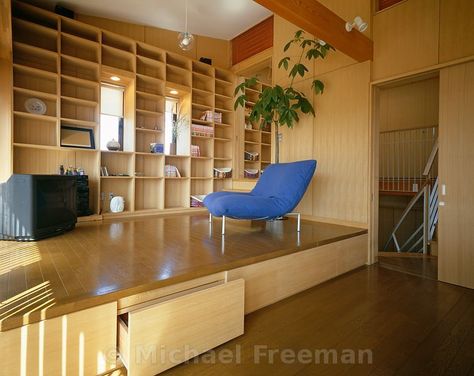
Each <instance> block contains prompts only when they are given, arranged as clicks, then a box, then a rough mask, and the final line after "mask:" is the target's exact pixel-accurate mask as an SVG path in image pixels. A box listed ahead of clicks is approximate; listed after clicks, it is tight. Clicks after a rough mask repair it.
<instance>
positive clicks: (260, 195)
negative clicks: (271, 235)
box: [204, 160, 316, 235]
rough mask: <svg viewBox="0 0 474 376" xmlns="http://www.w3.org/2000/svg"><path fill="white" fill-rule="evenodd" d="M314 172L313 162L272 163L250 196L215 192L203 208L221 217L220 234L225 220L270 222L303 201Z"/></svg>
mask: <svg viewBox="0 0 474 376" xmlns="http://www.w3.org/2000/svg"><path fill="white" fill-rule="evenodd" d="M315 170H316V161H315V160H307V161H299V162H292V163H279V164H272V165H270V166H268V167H267V168H266V169H265V172H264V173H263V174H262V176H261V177H260V179H259V181H258V182H257V185H256V186H255V188H254V189H253V190H252V191H251V192H249V193H237V192H215V193H211V194H209V195H207V196H206V198H205V199H204V205H205V206H206V207H207V209H208V210H209V213H210V214H209V221H212V217H213V216H215V217H222V235H224V234H225V219H226V217H229V218H233V219H247V220H249V219H250V220H252V219H253V220H272V219H276V218H279V217H282V216H284V215H296V216H297V217H298V224H297V231H298V232H299V231H300V228H301V226H300V224H301V216H300V214H299V213H292V211H293V209H294V208H295V207H296V206H297V205H298V203H299V202H300V201H301V199H302V198H303V195H304V193H305V192H306V189H307V188H308V185H309V183H310V182H311V179H312V177H313V175H314V171H315Z"/></svg>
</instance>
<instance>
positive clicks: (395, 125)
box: [379, 77, 439, 132]
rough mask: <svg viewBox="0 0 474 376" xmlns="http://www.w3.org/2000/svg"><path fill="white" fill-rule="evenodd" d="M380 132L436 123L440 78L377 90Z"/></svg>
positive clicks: (428, 125) (430, 125)
mask: <svg viewBox="0 0 474 376" xmlns="http://www.w3.org/2000/svg"><path fill="white" fill-rule="evenodd" d="M379 100H380V102H379V106H380V118H379V129H380V132H386V131H393V130H400V129H414V128H426V127H432V126H435V125H438V118H439V79H438V77H432V78H430V79H425V80H422V81H416V82H412V83H409V84H404V85H400V86H395V87H387V88H382V89H380V96H379Z"/></svg>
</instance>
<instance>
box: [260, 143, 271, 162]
mask: <svg viewBox="0 0 474 376" xmlns="http://www.w3.org/2000/svg"><path fill="white" fill-rule="evenodd" d="M260 159H261V160H262V161H270V160H271V159H272V147H271V145H262V146H261V158H260Z"/></svg>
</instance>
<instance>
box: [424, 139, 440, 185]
mask: <svg viewBox="0 0 474 376" xmlns="http://www.w3.org/2000/svg"><path fill="white" fill-rule="evenodd" d="M438 150H439V138H437V139H436V141H435V142H434V144H433V149H431V154H430V156H429V158H428V161H427V162H426V165H425V169H424V170H423V176H425V177H426V176H428V175H429V174H430V171H431V169H432V168H433V163H434V161H435V158H436V154H438Z"/></svg>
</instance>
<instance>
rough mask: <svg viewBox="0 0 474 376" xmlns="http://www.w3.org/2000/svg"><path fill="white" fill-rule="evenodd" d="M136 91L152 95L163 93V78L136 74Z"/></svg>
mask: <svg viewBox="0 0 474 376" xmlns="http://www.w3.org/2000/svg"><path fill="white" fill-rule="evenodd" d="M137 91H141V92H143V93H149V94H154V95H165V82H164V81H163V80H160V79H157V78H152V77H148V76H144V75H141V74H137Z"/></svg>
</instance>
